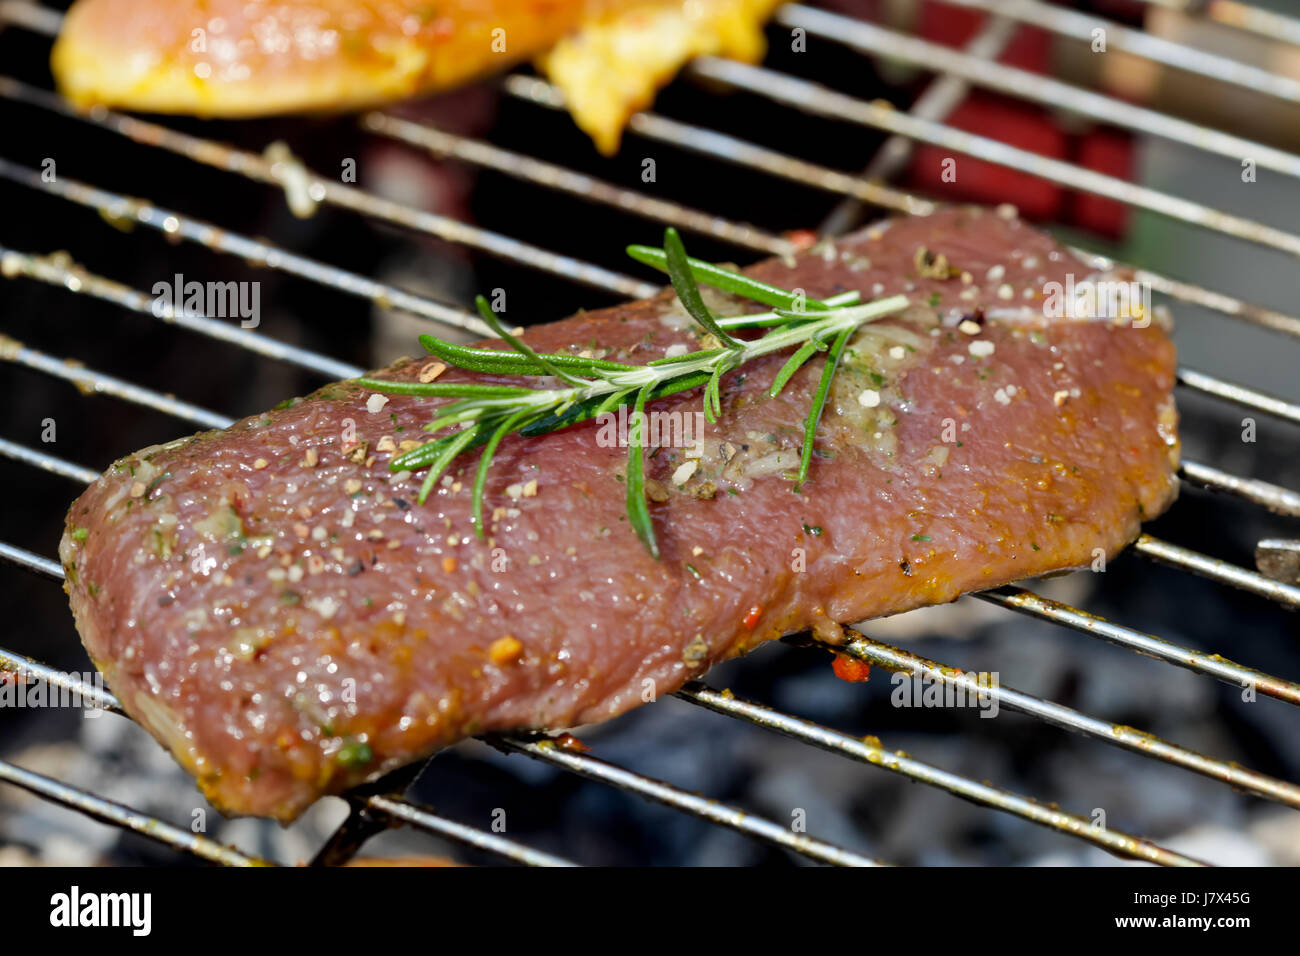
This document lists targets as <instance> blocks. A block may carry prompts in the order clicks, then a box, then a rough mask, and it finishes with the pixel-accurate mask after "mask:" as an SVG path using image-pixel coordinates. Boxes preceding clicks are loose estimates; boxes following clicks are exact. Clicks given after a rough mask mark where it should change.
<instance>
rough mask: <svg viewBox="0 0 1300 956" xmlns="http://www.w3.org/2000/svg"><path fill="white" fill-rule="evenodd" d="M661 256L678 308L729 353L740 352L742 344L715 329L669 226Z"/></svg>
mask: <svg viewBox="0 0 1300 956" xmlns="http://www.w3.org/2000/svg"><path fill="white" fill-rule="evenodd" d="M664 254H665V255H666V256H667V263H668V278H669V279H670V280H672V283H673V288H674V289H676V290H677V298H679V299H681V300H682V305H683V306H684V307H685V309H686V311H687V312H689V313H690V315H691V318H693V319H694V320H695V321H696V322H698V323H700V325H701V326H703V327H704V330H705V331H706V332H710V333H712V334H713V336H714V338H716V339H717V340H718V341H719V342H721V343H722V344H723V345H725V346H727V347H728V348H732V349H738V348H740V347H741V346H742V343H741V342H740V341H738V340H736V339H733V338H732V337H731V336H730V335H728V334H727V332H726V330H725V329H723V327H722V326H720V325H718V323H717V320H715V319H714V318H713V313H712V312H710V311H709V307H708V306H707V305H705V304H704V298H703V296H701V295H700V287H699V284H698V283H697V282H696V279H695V274H694V272H692V271H691V264H690V257H689V256H688V255H686V247H685V246H683V245H682V237H681V236H679V235H678V234H677V230H676V229H674V228H673V227H672V226H669V227H668V228H667V229H665V230H664Z"/></svg>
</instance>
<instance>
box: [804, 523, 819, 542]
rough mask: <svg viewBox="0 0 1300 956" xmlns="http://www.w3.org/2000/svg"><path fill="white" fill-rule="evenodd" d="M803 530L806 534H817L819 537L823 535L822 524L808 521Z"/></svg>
mask: <svg viewBox="0 0 1300 956" xmlns="http://www.w3.org/2000/svg"><path fill="white" fill-rule="evenodd" d="M803 531H804V534H811V535H816V536H817V537H819V538H820V537H821V534H822V528H821V525H816V524H808V523H806V522H805V523H804V526H803Z"/></svg>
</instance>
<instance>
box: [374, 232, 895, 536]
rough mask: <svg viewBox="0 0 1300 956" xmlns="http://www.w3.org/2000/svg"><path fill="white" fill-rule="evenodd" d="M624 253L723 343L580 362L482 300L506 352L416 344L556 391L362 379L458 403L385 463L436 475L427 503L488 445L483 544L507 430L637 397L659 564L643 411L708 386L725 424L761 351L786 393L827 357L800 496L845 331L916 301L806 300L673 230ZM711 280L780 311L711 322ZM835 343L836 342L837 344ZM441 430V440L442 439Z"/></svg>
mask: <svg viewBox="0 0 1300 956" xmlns="http://www.w3.org/2000/svg"><path fill="white" fill-rule="evenodd" d="M628 254H629V255H631V256H632V258H634V259H636V260H637V261H639V262H643V263H646V264H649V265H652V266H654V267H656V268H659V269H662V270H664V271H666V272H667V273H668V275H669V278H670V279H671V281H672V284H673V288H674V289H675V290H676V292H677V296H678V298H679V299H680V300H681V302H682V306H683V307H684V308H685V309H686V311H687V313H688V314H689V315H690V316H691V318H693V319H694V320H695V322H696V323H697V324H698V325H699V326H700V328H701V329H702V330H703V332H704V333H705V334H706V337H707V338H710V339H712V340H713V341H714V342H716V343H717V344H716V347H712V348H704V349H700V350H699V351H695V352H688V353H687V354H685V355H676V356H673V357H671V358H662V359H656V360H655V361H652V362H649V363H647V364H645V365H629V364H625V363H622V362H613V361H608V360H605V359H596V358H584V357H582V356H577V355H560V354H554V353H539V352H537V351H535V350H534V349H533V348H532V347H530V346H529V345H527V344H526V343H525V342H523V341H522V340H521V339H520V338H518V337H517V336H515V335H514V334H513V333H511V332H510V331H509V330H508V329H506V328H505V326H504V324H503V323H502V322H501V321H500V319H498V318H497V316H496V315H495V314H494V313H493V312H492V309H491V307H490V306H489V305H488V303H487V300H486V299H484V298H483V297H482V296H479V297H478V298H477V300H476V304H477V306H478V310H479V312H480V314H481V315H482V316H483V320H484V321H485V322H487V324H488V325H489V326H490V327H491V328H492V329H493V331H495V332H496V333H497V335H498V336H500V337H501V339H502V341H504V342H505V343H506V344H507V345H509V346H510V351H504V350H498V349H477V348H467V347H465V346H461V345H454V344H452V343H450V342H444V341H443V340H441V339H438V338H435V337H433V336H432V335H422V336H420V343H421V344H422V345H423V346H424V347H425V349H426V350H428V351H429V352H430V353H431V354H433V355H435V356H437V357H438V358H439V359H440V360H441V361H443V362H445V363H447V364H448V365H454V366H456V367H458V368H463V369H468V370H470V371H474V372H480V373H483V374H488V375H522V376H531V377H545V378H550V379H552V380H554V381H556V382H559V383H560V385H559V387H544V388H528V387H525V386H517V385H497V384H486V383H449V382H442V383H440V382H429V383H427V384H426V383H420V382H391V381H387V380H385V379H373V378H361V379H358V380H357V381H358V383H359V384H360V385H362V386H363V387H366V388H370V389H373V390H375V391H377V392H387V393H391V394H400V395H420V396H425V397H430V398H447V399H453V401H449V402H447V403H446V404H444V405H441V406H439V407H438V408H437V410H436V411H435V412H434V414H433V418H432V420H431V421H430V422H429V423H428V424H427V425H425V426H424V427H425V430H426V431H427V432H429V433H430V434H431V435H432V436H436V437H432V438H431V439H430V440H429V441H427V442H425V443H424V444H423V445H421V446H420V447H418V448H415V449H412V450H411V451H408V452H405V453H403V454H401V455H398V456H397V457H396V458H394V459H393V461H392V462H391V463H390V464H389V468H390V469H391V470H392V471H394V472H401V471H408V470H410V471H416V470H421V469H428V471H427V473H426V474H425V477H424V482H423V484H422V485H421V487H420V493H419V502H420V503H421V504H423V503H424V502H425V499H426V498H428V496H429V493H430V491H431V490H432V489H433V486H434V484H435V482H437V480H438V478H439V477H440V476H441V475H442V474H443V473H444V472H445V471H446V470H447V468H448V467H449V466H450V465H451V463H452V462H453V461H454V460H455V459H456V458H457V456H459V455H460V454H461V453H462V452H464V451H467V450H469V449H471V448H476V447H479V446H482V448H483V451H482V454H481V456H480V458H479V462H478V468H477V470H476V471H475V475H474V485H473V520H474V526H475V531H476V532H477V533H478V535H479V537H483V536H484V535H485V521H484V518H483V498H484V492H485V488H486V486H487V476H488V470H489V468H490V465H491V461H492V457H493V455H494V454H495V452H496V450H497V447H498V445H500V443H501V441H502V440H503V439H504V438H505V437H506V436H507V435H510V434H515V433H518V434H520V435H525V436H531V435H542V434H545V433H547V432H551V431H556V430H558V429H561V428H567V427H568V426H570V425H573V424H576V423H578V422H582V421H586V420H588V419H590V418H594V417H596V416H597V415H600V414H602V413H605V412H610V411H613V410H614V409H616V408H618V407H619V406H621V405H625V404H626V403H627V402H628V401H629V400H631V401H632V402H633V411H632V417H631V423H630V427H629V435H628V459H627V473H626V485H627V512H628V520H629V521H630V522H631V525H632V527H633V529H634V530H635V531H636V533H637V536H638V537H639V538H640V539H641V541H642V542H643V543H644V544H645V546H646V549H647V550H648V551H649V552H650V553H651V554H652V555H653V556H654V557H656V558H658V557H659V544H658V541H657V540H656V538H655V532H654V522H653V520H652V519H651V516H650V507H649V504H648V502H647V500H646V491H645V460H644V457H643V455H644V441H645V438H644V436H645V432H644V418H645V415H644V413H645V408H646V406H647V405H648V404H649V403H651V402H653V401H656V400H658V399H661V398H664V397H666V396H668V395H673V394H676V393H678V392H682V391H686V390H687V389H691V388H698V387H700V386H703V387H704V393H703V404H704V413H705V415H706V416H707V418H708V420H709V421H711V422H713V421H717V420H718V418H719V417H721V415H722V390H721V388H722V378H723V376H724V375H726V373H727V372H729V371H731V370H733V369H736V368H739V367H740V366H742V365H745V364H746V363H748V362H752V361H753V360H754V359H757V358H760V357H762V356H764V355H772V354H775V353H778V352H783V351H785V350H787V349H794V350H795V351H794V353H793V354H792V355H791V356H790V358H789V360H788V361H786V363H785V365H784V366H783V367H782V368H781V370H780V372H778V373H777V376H776V378H775V380H774V381H773V382H772V386H771V388H770V389H769V390H768V394H769V395H770V396H772V397H775V396H777V395H779V394H780V393H781V390H782V389H784V388H785V386H786V384H787V383H788V382H789V381H790V379H791V378H792V377H793V376H794V374H795V373H796V372H797V371H798V370H799V369H800V368H801V367H802V366H803V365H804V364H805V363H806V362H808V361H809V360H810V359H811V358H812V357H813V356H814V355H816V354H817V353H818V352H824V351H828V355H827V359H826V364H825V366H824V367H823V369H822V374H821V378H820V380H819V382H818V385H817V389H816V391H815V393H814V395H813V401H812V405H811V407H810V409H809V413H808V416H807V418H806V419H805V422H804V436H803V447H802V453H801V455H800V462H799V472H798V474H797V476H796V479H795V490H796V491H797V490H799V489H800V488H802V486H803V484H804V482H805V481H806V480H807V478H808V471H809V468H810V466H811V463H812V452H813V442H814V440H815V438H816V435H817V425H818V422H820V420H821V415H822V411H823V409H824V408H825V407H826V401H827V397H828V395H829V394H830V387H831V383H832V381H833V379H834V376H835V372H836V369H837V368H838V365H839V361H840V358H841V356H842V354H843V352H844V349H845V346H846V344H847V342H848V339H849V336H850V335H851V334H852V333H853V331H854V330H855V329H857V328H858V327H859V326H861V325H863V324H865V323H867V322H872V321H875V320H876V319H879V318H881V317H883V316H885V315H888V314H889V313H891V312H896V311H898V310H899V309H902V308H903V307H905V306H906V305H907V303H908V300H907V298H906V297H905V296H901V295H897V296H893V297H891V298H888V299H882V300H880V301H877V302H867V303H863V302H861V301H860V296H859V294H858V293H857V292H846V293H842V294H840V295H837V296H832V297H829V298H827V299H824V300H818V299H808V298H806V297H804V296H803V295H802V294H801V293H798V292H794V291H791V290H789V289H782V288H780V287H778V286H774V285H769V284H768V283H765V282H760V281H758V280H756V279H751V278H749V277H748V276H744V275H741V274H739V273H737V272H733V271H731V270H729V269H724V268H722V267H721V266H717V265H713V264H712V263H708V262H703V261H701V260H699V259H692V258H690V257H689V256H687V255H686V250H685V248H684V247H683V245H682V241H681V237H680V236H678V235H677V232H676V230H674V229H671V228H670V229H668V230H666V231H665V234H664V247H663V248H662V249H654V248H651V247H648V246H629V247H628ZM701 284H704V285H709V286H713V287H714V288H717V289H721V290H722V291H724V292H729V293H732V294H734V295H737V296H741V297H743V298H745V299H749V300H750V301H753V302H758V303H761V304H763V305H767V306H769V307H770V308H771V309H772V311H770V312H762V313H756V314H749V315H735V316H728V317H718V316H715V315H713V313H712V312H711V311H710V310H709V308H708V306H707V305H706V304H705V302H704V298H703V296H702V295H701V294H700V289H699V287H700V285H701ZM740 329H756V330H757V329H765V330H766V331H764V332H763V333H762V334H761V335H760V336H759V337H757V338H751V339H741V338H736V337H734V336H733V335H732V334H731V332H732V331H736V330H740ZM827 343H830V344H829V345H828V344H827ZM440 433H441V434H440Z"/></svg>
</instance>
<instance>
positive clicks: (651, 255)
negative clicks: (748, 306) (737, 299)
mask: <svg viewBox="0 0 1300 956" xmlns="http://www.w3.org/2000/svg"><path fill="white" fill-rule="evenodd" d="M627 254H628V255H629V256H631V257H632V258H633V259H635V260H636V261H637V262H640V263H642V264H644V265H647V266H652V267H654V268H655V269H659V270H660V271H661V272H667V271H668V255H667V252H666V251H665V250H663V249H656V248H654V247H653V246H628V247H627ZM686 262H687V265H688V266H689V268H690V270H691V272H692V273H693V274H694V276H695V278H696V280H697V281H698V282H702V283H704V284H705V285H709V286H713V288H715V289H721V290H722V291H723V292H731V293H734V294H736V295H738V296H742V297H743V298H746V299H751V300H753V301H754V302H761V303H763V304H764V305H770V306H774V307H780V308H783V309H798V308H799V306H800V305H801V304H802V305H803V306H804V307H805V308H808V309H824V308H826V305H827V303H825V302H823V301H820V300H818V299H808V298H803V299H801V298H800V296H799V294H798V293H796V292H791V291H790V290H788V289H782V288H781V287H780V286H775V285H769V284H768V283H766V282H760V281H759V280H758V279H751V278H750V277H749V276H746V275H741V274H740V273H739V272H733V271H731V270H730V269H723V268H722V267H721V266H715V265H714V264H713V263H711V262H705V261H704V260H702V259H691V258H689V257H687V260H686Z"/></svg>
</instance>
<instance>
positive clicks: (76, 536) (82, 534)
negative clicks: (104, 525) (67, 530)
mask: <svg viewBox="0 0 1300 956" xmlns="http://www.w3.org/2000/svg"><path fill="white" fill-rule="evenodd" d="M89 537H90V529H89V528H73V529H72V540H73V541H85V540H86V539H87V538H89Z"/></svg>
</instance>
